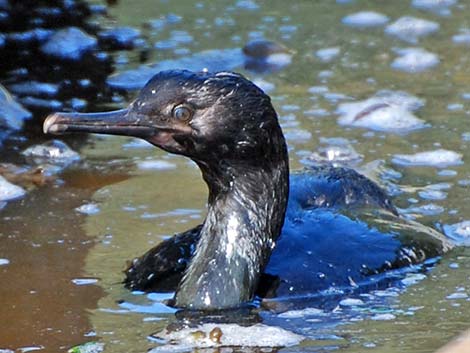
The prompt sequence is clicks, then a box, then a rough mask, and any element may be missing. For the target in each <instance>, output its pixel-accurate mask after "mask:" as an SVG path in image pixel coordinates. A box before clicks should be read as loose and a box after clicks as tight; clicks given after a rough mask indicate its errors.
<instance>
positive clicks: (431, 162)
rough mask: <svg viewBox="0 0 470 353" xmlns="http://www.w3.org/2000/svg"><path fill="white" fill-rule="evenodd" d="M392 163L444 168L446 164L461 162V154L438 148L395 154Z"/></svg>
mask: <svg viewBox="0 0 470 353" xmlns="http://www.w3.org/2000/svg"><path fill="white" fill-rule="evenodd" d="M392 163H394V164H397V165H400V166H404V167H416V166H427V167H436V168H446V167H448V166H454V165H460V164H463V161H462V154H460V153H457V152H454V151H450V150H445V149H438V150H434V151H425V152H418V153H414V154H395V155H393V158H392Z"/></svg>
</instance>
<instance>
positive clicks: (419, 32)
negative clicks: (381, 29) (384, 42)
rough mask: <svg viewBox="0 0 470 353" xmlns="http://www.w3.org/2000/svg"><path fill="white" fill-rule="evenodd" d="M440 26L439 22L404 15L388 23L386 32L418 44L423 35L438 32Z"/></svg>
mask: <svg viewBox="0 0 470 353" xmlns="http://www.w3.org/2000/svg"><path fill="white" fill-rule="evenodd" d="M439 27H440V26H439V23H437V22H433V21H428V20H423V19H421V18H416V17H411V16H404V17H400V18H399V19H398V20H396V21H395V22H393V23H392V24H390V25H388V26H387V27H386V28H385V33H387V34H388V35H391V36H393V37H396V38H398V39H401V40H403V41H405V42H408V43H412V44H416V43H417V42H418V40H419V39H420V38H421V37H425V36H427V35H429V34H431V33H435V32H437V31H438V30H439Z"/></svg>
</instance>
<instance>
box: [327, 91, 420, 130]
mask: <svg viewBox="0 0 470 353" xmlns="http://www.w3.org/2000/svg"><path fill="white" fill-rule="evenodd" d="M422 105H424V102H423V101H422V100H420V99H419V98H416V97H413V96H411V95H409V94H407V93H405V92H400V91H398V92H395V91H380V92H378V93H377V94H376V95H375V96H373V97H371V98H369V99H366V100H363V101H358V102H353V103H342V104H340V105H339V106H338V108H337V110H336V113H337V114H338V115H339V116H340V117H339V118H338V123H339V124H340V125H348V126H355V127H362V128H366V129H370V130H376V131H386V132H395V133H407V132H410V131H413V130H416V129H421V128H424V127H426V126H427V124H426V123H425V122H424V121H423V120H421V119H419V118H417V117H416V116H415V115H414V114H413V113H412V110H416V109H417V108H419V107H421V106H422Z"/></svg>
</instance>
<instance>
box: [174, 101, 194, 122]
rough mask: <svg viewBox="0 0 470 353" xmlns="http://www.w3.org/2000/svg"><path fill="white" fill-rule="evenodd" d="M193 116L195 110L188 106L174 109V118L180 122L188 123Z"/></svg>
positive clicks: (179, 106)
mask: <svg viewBox="0 0 470 353" xmlns="http://www.w3.org/2000/svg"><path fill="white" fill-rule="evenodd" d="M192 116H193V110H192V109H191V108H190V107H188V106H186V105H177V106H176V107H174V108H173V117H174V118H175V119H178V120H180V121H188V120H189V119H191V118H192Z"/></svg>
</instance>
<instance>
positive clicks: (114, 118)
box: [44, 70, 285, 166]
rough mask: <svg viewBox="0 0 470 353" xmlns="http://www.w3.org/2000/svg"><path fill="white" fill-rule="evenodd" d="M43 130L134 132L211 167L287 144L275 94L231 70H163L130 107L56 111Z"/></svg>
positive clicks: (251, 158)
mask: <svg viewBox="0 0 470 353" xmlns="http://www.w3.org/2000/svg"><path fill="white" fill-rule="evenodd" d="M44 132H45V133H52V134H60V133H65V132H95V133H104V134H115V135H127V136H135V137H139V138H143V139H145V140H147V141H149V142H150V143H152V144H154V145H156V146H158V147H160V148H162V149H164V150H166V151H169V152H172V153H177V154H182V155H186V156H188V157H190V158H192V159H193V160H195V161H196V162H197V163H198V164H200V165H207V166H209V165H211V164H213V162H214V161H220V160H224V161H244V162H245V163H250V161H251V162H253V164H256V163H259V160H260V157H263V158H268V159H272V158H273V157H276V155H279V154H281V155H282V154H283V153H280V150H279V149H283V148H284V138H283V136H282V132H281V130H280V127H279V124H278V121H277V115H276V112H275V111H274V109H273V107H272V105H271V102H270V98H269V97H268V96H267V95H266V94H264V92H263V91H262V90H261V89H259V88H258V87H257V86H256V85H254V84H253V83H252V82H250V81H249V80H247V79H245V78H244V77H243V76H242V75H239V74H236V73H232V72H218V73H207V72H200V73H194V72H190V71H185V70H171V71H162V72H160V73H158V74H156V75H155V76H154V77H153V78H152V79H151V80H150V81H149V82H148V83H147V84H146V86H145V87H144V88H143V89H142V91H141V92H140V94H139V95H138V97H137V99H135V100H134V101H133V102H132V103H131V104H130V105H129V107H128V108H126V109H122V110H118V111H113V112H106V113H91V114H90V113H88V114H80V113H54V114H52V115H51V116H49V117H48V118H47V119H46V121H45V122H44ZM279 157H282V158H285V156H284V155H282V156H279Z"/></svg>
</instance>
